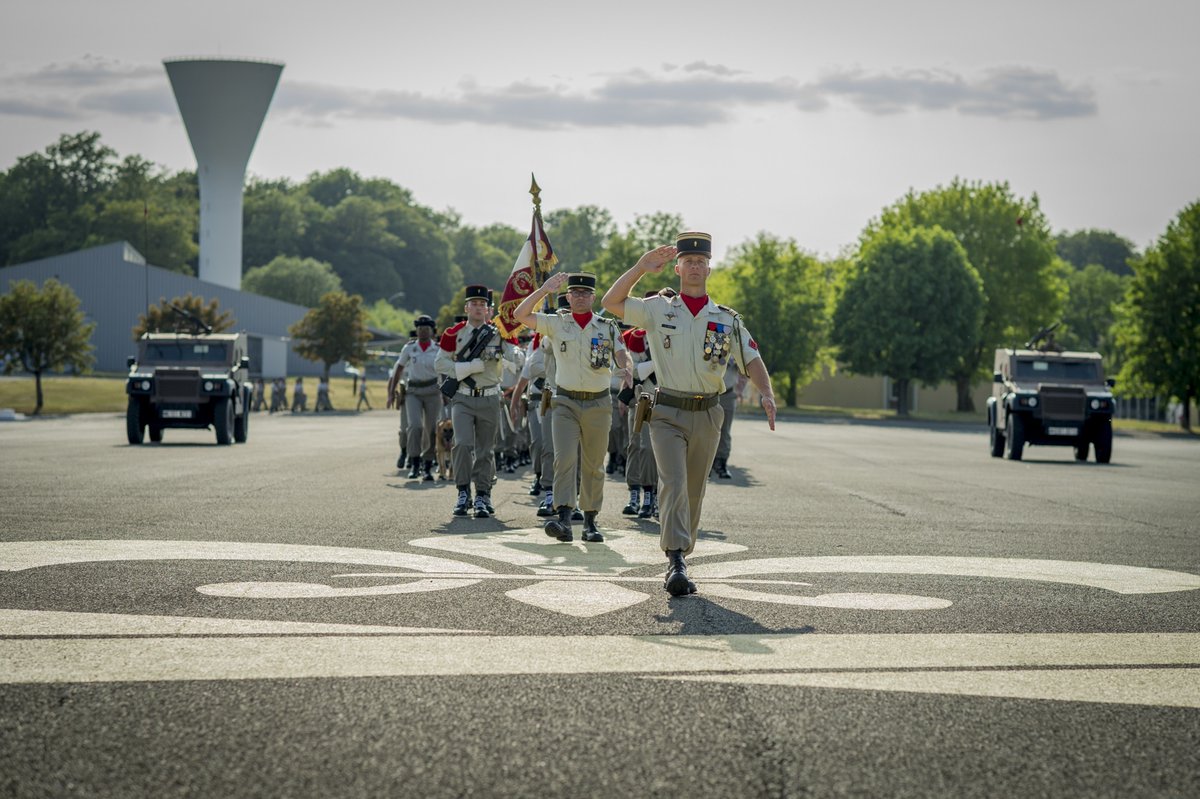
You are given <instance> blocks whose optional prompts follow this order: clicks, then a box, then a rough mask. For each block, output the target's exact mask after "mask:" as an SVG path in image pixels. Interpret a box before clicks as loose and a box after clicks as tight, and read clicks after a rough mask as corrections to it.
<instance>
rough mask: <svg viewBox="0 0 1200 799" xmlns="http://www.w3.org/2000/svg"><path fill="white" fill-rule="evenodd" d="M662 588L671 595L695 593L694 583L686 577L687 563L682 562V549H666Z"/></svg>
mask: <svg viewBox="0 0 1200 799" xmlns="http://www.w3.org/2000/svg"><path fill="white" fill-rule="evenodd" d="M663 588H665V589H667V593H669V594H670V595H671V596H687V595H688V594H694V593H696V584H695V583H693V582H692V581H691V580H689V579H688V575H687V564H686V563H684V562H683V550H682V549H669V550H667V580H666V582H665V583H663Z"/></svg>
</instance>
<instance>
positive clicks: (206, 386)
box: [204, 380, 213, 391]
mask: <svg viewBox="0 0 1200 799" xmlns="http://www.w3.org/2000/svg"><path fill="white" fill-rule="evenodd" d="M204 390H205V391H212V390H213V381H211V380H205V381H204Z"/></svg>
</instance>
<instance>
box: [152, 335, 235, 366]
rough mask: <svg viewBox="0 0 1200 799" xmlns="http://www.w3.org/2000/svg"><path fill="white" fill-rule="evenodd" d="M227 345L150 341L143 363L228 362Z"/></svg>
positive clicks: (218, 343)
mask: <svg viewBox="0 0 1200 799" xmlns="http://www.w3.org/2000/svg"><path fill="white" fill-rule="evenodd" d="M227 346H228V345H226V344H224V343H220V342H207V341H205V342H200V341H151V342H147V343H146V356H145V358H144V360H143V362H144V363H222V364H224V363H229V360H228V357H227V355H226V352H227V349H226V348H227Z"/></svg>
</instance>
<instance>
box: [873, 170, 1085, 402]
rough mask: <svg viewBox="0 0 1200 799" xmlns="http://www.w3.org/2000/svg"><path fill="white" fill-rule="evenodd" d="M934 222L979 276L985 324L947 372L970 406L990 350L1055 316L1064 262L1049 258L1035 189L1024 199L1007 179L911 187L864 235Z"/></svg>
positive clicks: (1020, 337)
mask: <svg viewBox="0 0 1200 799" xmlns="http://www.w3.org/2000/svg"><path fill="white" fill-rule="evenodd" d="M933 226H938V227H941V228H942V229H943V230H946V231H947V232H949V233H951V234H953V235H954V237H955V238H957V239H958V241H959V243H960V244H961V245H962V246H963V249H964V250H966V253H967V259H968V260H969V261H970V263H971V266H973V267H975V270H976V271H977V272H978V273H979V277H980V278H981V279H982V280H983V291H984V313H983V324H982V325H981V326H980V329H979V336H978V337H977V338H976V339H975V340H973V341H970V342H967V343H965V344H964V347H963V351H962V353H960V355H959V359H958V365H957V366H956V367H955V369H954V373H953V378H954V382H955V387H956V388H957V392H958V404H957V407H958V410H960V411H973V410H975V403H974V400H973V399H972V397H971V384H972V383H973V382H975V381H977V380H978V379H979V378H981V377H983V376H984V375H985V374H990V370H991V367H992V351H993V350H994V349H995V348H996V347H998V346H1006V345H1011V344H1012V343H1013V342H1018V341H1025V340H1026V339H1027V338H1029V336H1030V334H1032V333H1033V332H1035V331H1037V330H1038V329H1040V328H1041V327H1042V326H1044V325H1045V324H1046V323H1047V322H1048V321H1050V320H1053V319H1057V318H1059V313H1060V310H1061V308H1062V305H1063V301H1064V299H1065V297H1066V293H1067V287H1066V279H1065V274H1066V269H1067V267H1066V265H1065V264H1063V263H1062V261H1060V260H1058V259H1057V258H1056V257H1055V251H1054V239H1053V237H1052V236H1051V235H1050V228H1049V225H1048V223H1047V221H1046V217H1045V215H1044V214H1043V213H1042V210H1041V208H1040V207H1039V205H1038V198H1037V195H1036V194H1035V195H1033V196H1032V197H1031V198H1030V199H1028V200H1022V199H1020V198H1017V197H1014V196H1013V194H1012V191H1011V189H1009V186H1008V184H1007V183H978V182H966V181H962V180H959V179H957V178H956V179H955V180H954V181H953V182H951V184H950V185H949V186H939V187H938V188H935V189H932V190H930V191H926V192H922V193H920V194H917V193H915V192H912V191H910V192H909V193H908V194H907V195H905V196H904V197H903V198H901V199H900V200H899V201H897V202H896V203H895V204H893V205H892V206H889V207H888V208H885V209H884V211H883V214H882V215H881V217H880V218H879V219H878V220H873V221H872V222H871V223H870V224H868V226H867V228H866V230H865V231H864V233H863V236H862V241H863V242H866V241H868V240H870V239H871V238H873V237H874V236H875V235H876V234H877V233H878V232H879V230H880V229H881V228H887V227H895V228H898V229H900V230H908V229H911V228H915V227H933Z"/></svg>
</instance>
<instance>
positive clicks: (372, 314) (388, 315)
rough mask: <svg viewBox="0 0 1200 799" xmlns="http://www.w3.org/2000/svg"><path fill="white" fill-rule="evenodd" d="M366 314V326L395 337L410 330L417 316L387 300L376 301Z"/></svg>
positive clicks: (414, 312) (367, 309) (368, 307)
mask: <svg viewBox="0 0 1200 799" xmlns="http://www.w3.org/2000/svg"><path fill="white" fill-rule="evenodd" d="M464 291H465V289H464ZM366 314H367V325H368V326H370V327H373V328H375V329H376V330H386V331H387V332H388V333H393V334H395V335H397V336H403V335H405V334H407V333H408V331H410V330H412V328H413V322H415V321H416V319H417V316H418V314H417V313H416V311H406V310H404V309H403V308H397V307H396V306H394V305H392V304H391V303H390V302H388V301H387V300H376V301H375V302H374V303H372V304H371V305H369V306H367V308H366Z"/></svg>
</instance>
